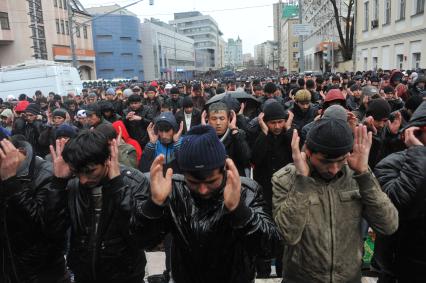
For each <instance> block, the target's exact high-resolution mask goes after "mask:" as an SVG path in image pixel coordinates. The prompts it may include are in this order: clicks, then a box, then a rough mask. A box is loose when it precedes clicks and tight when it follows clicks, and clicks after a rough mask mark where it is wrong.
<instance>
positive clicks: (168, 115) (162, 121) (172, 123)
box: [154, 112, 178, 131]
mask: <svg viewBox="0 0 426 283" xmlns="http://www.w3.org/2000/svg"><path fill="white" fill-rule="evenodd" d="M154 123H155V127H156V128H157V129H161V128H163V129H164V128H172V129H173V130H174V131H177V130H178V124H177V122H176V118H175V116H174V115H173V113H172V112H163V113H161V114H160V116H158V117H156V118H155V120H154Z"/></svg>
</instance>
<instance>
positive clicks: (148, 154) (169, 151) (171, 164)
mask: <svg viewBox="0 0 426 283" xmlns="http://www.w3.org/2000/svg"><path fill="white" fill-rule="evenodd" d="M181 142H182V138H180V139H179V140H178V141H177V142H175V143H170V144H167V145H165V144H162V143H161V142H160V141H159V140H157V142H156V143H155V144H153V143H151V142H149V143H147V144H146V146H145V148H144V151H143V154H142V158H141V162H140V165H139V170H140V171H141V172H149V169H150V168H151V164H152V162H153V161H154V159H155V158H156V157H157V156H158V155H160V154H163V155H164V156H165V160H164V165H165V166H164V170H167V169H168V168H172V169H173V173H175V174H176V173H179V169H178V166H177V160H176V152H177V151H179V148H180V145H181Z"/></svg>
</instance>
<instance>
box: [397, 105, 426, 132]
mask: <svg viewBox="0 0 426 283" xmlns="http://www.w3.org/2000/svg"><path fill="white" fill-rule="evenodd" d="M425 125H426V101H425V102H422V104H420V106H419V107H418V108H417V110H416V111H414V113H413V116H411V119H410V121H409V122H408V123H407V125H406V126H405V127H404V128H403V129H402V130H405V129H407V128H409V127H413V126H415V127H419V126H425Z"/></svg>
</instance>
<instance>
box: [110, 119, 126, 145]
mask: <svg viewBox="0 0 426 283" xmlns="http://www.w3.org/2000/svg"><path fill="white" fill-rule="evenodd" d="M112 126H113V127H114V129H115V131H116V132H117V134H118V133H119V132H120V129H119V128H121V137H122V138H123V140H124V141H125V142H127V140H128V139H129V138H130V135H129V132H128V131H127V128H126V126H125V125H124V123H123V121H116V122H114V123H112Z"/></svg>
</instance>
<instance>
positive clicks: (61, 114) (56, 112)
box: [52, 109, 67, 119]
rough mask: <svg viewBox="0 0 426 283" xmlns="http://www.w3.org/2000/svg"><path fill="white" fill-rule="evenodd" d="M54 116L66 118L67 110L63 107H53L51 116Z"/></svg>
mask: <svg viewBox="0 0 426 283" xmlns="http://www.w3.org/2000/svg"><path fill="white" fill-rule="evenodd" d="M56 116H58V117H62V118H64V119H66V118H67V111H66V110H65V109H55V110H54V111H53V113H52V117H56Z"/></svg>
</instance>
